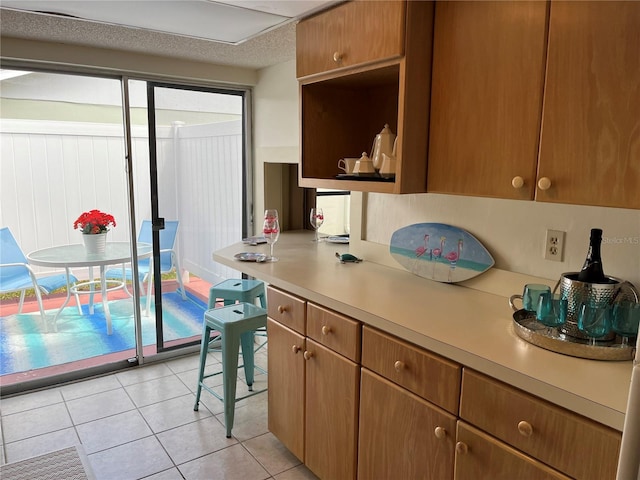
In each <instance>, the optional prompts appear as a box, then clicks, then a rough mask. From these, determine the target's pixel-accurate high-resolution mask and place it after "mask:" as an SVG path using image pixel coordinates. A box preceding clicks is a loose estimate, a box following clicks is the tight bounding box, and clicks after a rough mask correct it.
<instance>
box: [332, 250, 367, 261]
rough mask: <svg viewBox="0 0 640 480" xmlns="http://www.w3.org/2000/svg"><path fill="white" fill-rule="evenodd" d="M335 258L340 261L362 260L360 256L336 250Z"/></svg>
mask: <svg viewBox="0 0 640 480" xmlns="http://www.w3.org/2000/svg"><path fill="white" fill-rule="evenodd" d="M336 258H338V260H340V263H359V262H361V261H362V259H361V258H358V257H356V256H355V255H351V254H350V253H342V254H340V253H338V252H336Z"/></svg>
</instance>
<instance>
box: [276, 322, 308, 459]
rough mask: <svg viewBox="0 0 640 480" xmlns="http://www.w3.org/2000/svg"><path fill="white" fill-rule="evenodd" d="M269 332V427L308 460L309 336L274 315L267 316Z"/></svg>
mask: <svg viewBox="0 0 640 480" xmlns="http://www.w3.org/2000/svg"><path fill="white" fill-rule="evenodd" d="M267 335H268V338H269V355H268V363H267V365H268V367H267V368H268V371H269V390H268V411H269V413H268V426H269V431H270V432H272V433H273V434H274V435H275V436H276V437H278V439H279V440H280V441H281V442H282V444H283V445H284V446H285V447H287V449H289V451H290V452H291V453H293V454H294V455H295V456H296V457H298V459H299V460H300V461H304V379H305V371H304V367H305V365H304V363H305V362H304V358H303V352H304V349H305V338H304V337H303V336H302V335H300V334H299V333H296V332H294V331H293V330H291V329H289V328H287V327H285V326H283V325H281V324H279V323H278V322H275V321H274V320H272V319H271V318H267Z"/></svg>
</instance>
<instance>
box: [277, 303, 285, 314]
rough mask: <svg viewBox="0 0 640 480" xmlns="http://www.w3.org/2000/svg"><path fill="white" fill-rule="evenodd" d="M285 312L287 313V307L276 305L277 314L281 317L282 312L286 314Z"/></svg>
mask: <svg viewBox="0 0 640 480" xmlns="http://www.w3.org/2000/svg"><path fill="white" fill-rule="evenodd" d="M286 311H287V307H286V306H284V305H278V313H279V314H280V315H282V314H283V313H284V312H286Z"/></svg>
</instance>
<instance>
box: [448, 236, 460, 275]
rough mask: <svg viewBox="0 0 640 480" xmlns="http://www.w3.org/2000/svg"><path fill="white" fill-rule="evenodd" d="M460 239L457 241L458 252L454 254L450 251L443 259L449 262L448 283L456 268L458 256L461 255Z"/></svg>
mask: <svg viewBox="0 0 640 480" xmlns="http://www.w3.org/2000/svg"><path fill="white" fill-rule="evenodd" d="M462 243H463V242H462V239H461V238H460V239H458V251H457V252H454V251H453V250H451V251H450V252H449V253H447V254H446V255H445V256H444V258H446V259H447V260H449V281H451V277H452V276H453V271H454V270H455V268H456V264H457V263H458V260H459V259H460V254H461V253H462Z"/></svg>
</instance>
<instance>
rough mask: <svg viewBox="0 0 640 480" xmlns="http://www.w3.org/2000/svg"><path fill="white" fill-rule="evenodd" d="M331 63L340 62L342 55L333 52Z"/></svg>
mask: <svg viewBox="0 0 640 480" xmlns="http://www.w3.org/2000/svg"><path fill="white" fill-rule="evenodd" d="M333 61H334V62H336V63H340V62H342V54H341V53H340V52H333Z"/></svg>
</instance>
